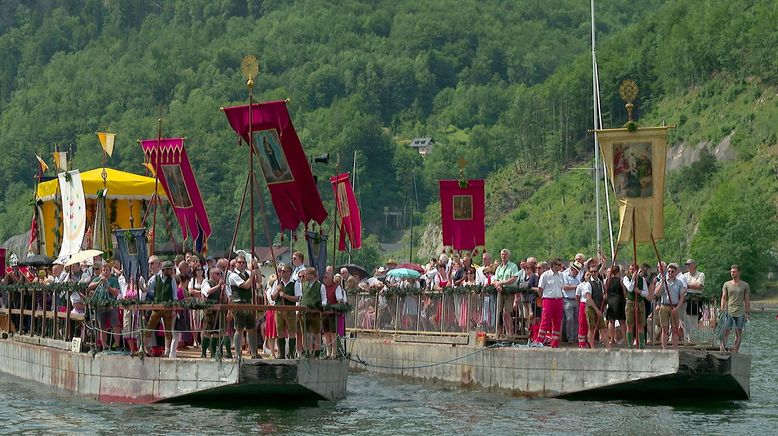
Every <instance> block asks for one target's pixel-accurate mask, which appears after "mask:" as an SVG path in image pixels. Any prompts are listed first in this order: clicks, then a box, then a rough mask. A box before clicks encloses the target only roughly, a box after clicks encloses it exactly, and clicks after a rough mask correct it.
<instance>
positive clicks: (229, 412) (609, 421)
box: [0, 313, 778, 435]
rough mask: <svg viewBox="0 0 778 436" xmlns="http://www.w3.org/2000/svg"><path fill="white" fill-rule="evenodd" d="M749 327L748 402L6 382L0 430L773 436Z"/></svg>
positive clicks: (765, 345) (771, 338)
mask: <svg viewBox="0 0 778 436" xmlns="http://www.w3.org/2000/svg"><path fill="white" fill-rule="evenodd" d="M747 329H750V332H751V335H750V339H747V340H744V346H743V348H744V350H741V351H743V352H746V353H748V352H750V353H751V355H752V359H753V361H752V371H751V397H752V398H751V400H750V401H726V402H715V403H710V402H703V401H702V399H700V401H684V402H676V403H674V402H672V401H671V399H668V402H666V403H665V404H641V403H636V402H620V401H618V402H617V401H614V402H607V401H566V400H556V399H524V398H512V397H508V396H505V395H500V394H491V393H486V392H482V391H473V390H461V389H454V388H450V389H440V388H433V387H431V386H428V385H421V384H414V383H410V382H408V381H406V380H403V381H400V380H397V379H393V378H385V377H379V376H373V375H368V374H364V373H359V374H352V375H351V376H350V377H349V384H348V397H347V398H346V399H345V400H342V401H338V402H320V403H319V405H318V407H314V406H304V407H300V406H295V405H292V404H278V405H277V407H276V406H274V407H268V406H267V405H263V406H252V405H251V404H246V406H245V407H241V408H236V407H229V408H219V407H215V406H210V407H203V406H188V405H172V404H160V405H125V404H102V403H98V402H94V401H91V400H85V399H80V398H78V397H75V396H72V395H68V394H64V393H61V392H59V391H52V390H50V389H47V388H45V387H42V386H38V385H33V386H30V385H29V384H24V385H23V384H21V383H20V381H18V380H8V378H7V377H5V378H2V379H0V416H1V417H2V419H0V432H2V433H8V432H27V433H47V434H48V433H52V432H53V433H84V432H87V433H109V432H110V433H124V434H136V433H154V434H195V433H225V432H229V433H236V432H237V433H249V432H262V433H266V432H270V433H285V434H288V433H297V434H333V433H338V434H352V433H373V434H413V433H425V434H452V433H455V432H456V433H463V434H474V433H487V434H533V433H556V434H560V433H563V434H564V433H567V434H582V433H583V434H591V433H598V434H616V433H618V434H679V433H689V434H702V433H706V434H711V433H713V434H728V435H732V434H738V435H739V434H775V433H776V432H778V430H776V428H777V427H778V386H776V376H778V344H776V341H775V340H776V334H775V332H776V330H777V329H778V320H776V319H775V317H774V315H772V314H767V313H758V314H756V315H755V316H754V317H753V319H752V321H751V322H750V325H749V326H748V327H747ZM749 345H750V347H749ZM774 426H776V427H774Z"/></svg>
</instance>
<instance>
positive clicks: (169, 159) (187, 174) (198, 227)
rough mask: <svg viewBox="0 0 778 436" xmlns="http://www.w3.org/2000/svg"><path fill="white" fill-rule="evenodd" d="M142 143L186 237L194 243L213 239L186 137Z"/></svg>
mask: <svg viewBox="0 0 778 436" xmlns="http://www.w3.org/2000/svg"><path fill="white" fill-rule="evenodd" d="M140 144H141V148H142V149H143V153H144V154H145V156H146V160H147V161H148V162H149V163H150V164H151V165H152V166H153V168H154V172H155V173H156V174H157V178H158V179H159V182H160V184H162V186H163V187H164V188H165V192H166V193H167V197H168V201H169V202H170V204H171V205H172V206H173V211H174V212H175V214H176V219H177V220H178V224H179V226H181V234H182V236H183V238H184V239H187V237H188V235H191V236H192V240H193V241H197V240H200V239H205V240H207V239H208V237H209V236H211V224H210V221H209V220H208V213H207V212H206V210H205V203H204V202H203V197H202V195H201V194H200V188H199V187H198V186H197V180H196V179H195V175H194V171H193V170H192V165H190V163H189V156H187V154H186V148H185V147H184V138H161V139H144V140H142V141H140Z"/></svg>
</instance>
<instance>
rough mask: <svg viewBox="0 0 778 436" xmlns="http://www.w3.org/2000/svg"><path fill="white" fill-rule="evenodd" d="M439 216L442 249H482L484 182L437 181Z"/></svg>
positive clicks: (483, 235)
mask: <svg viewBox="0 0 778 436" xmlns="http://www.w3.org/2000/svg"><path fill="white" fill-rule="evenodd" d="M440 214H441V221H442V225H443V245H444V246H447V247H453V248H454V250H473V249H475V248H476V247H482V246H484V245H485V244H486V224H485V223H484V181H483V180H467V181H464V182H460V181H459V180H441V181H440Z"/></svg>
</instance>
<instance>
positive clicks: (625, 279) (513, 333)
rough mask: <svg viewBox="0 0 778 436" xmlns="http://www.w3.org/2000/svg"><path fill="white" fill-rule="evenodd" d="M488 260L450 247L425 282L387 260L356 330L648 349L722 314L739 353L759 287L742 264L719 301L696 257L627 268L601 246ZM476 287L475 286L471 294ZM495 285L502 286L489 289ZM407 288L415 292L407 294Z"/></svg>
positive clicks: (361, 302) (369, 283) (710, 324)
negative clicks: (589, 253) (567, 256)
mask: <svg viewBox="0 0 778 436" xmlns="http://www.w3.org/2000/svg"><path fill="white" fill-rule="evenodd" d="M480 260H481V262H480V265H478V264H475V263H474V262H473V259H472V258H471V257H470V256H469V255H465V256H463V257H461V258H460V257H457V256H452V257H449V256H448V255H447V254H442V255H440V257H436V258H432V259H431V260H430V262H429V263H428V264H427V265H425V266H422V268H421V271H423V272H422V274H421V276H420V277H419V278H418V279H412V278H406V279H396V278H394V279H393V278H392V274H391V270H392V269H393V268H396V267H397V264H396V262H392V261H390V262H388V263H387V265H386V266H385V267H380V268H379V269H377V270H376V271H375V276H374V277H373V278H371V279H369V280H366V281H363V282H361V283H359V284H358V286H359V287H361V291H362V292H363V297H362V298H361V299H358V300H357V315H356V321H355V323H354V324H355V327H357V328H363V329H374V328H378V329H381V328H395V329H397V330H428V331H429V330H432V331H436V330H439V331H468V330H469V329H483V330H487V331H493V332H495V333H497V335H498V336H499V337H529V339H530V345H531V346H533V347H540V346H549V347H559V346H560V344H562V343H564V342H567V343H570V344H576V343H577V345H578V347H580V348H596V347H598V346H604V347H607V348H610V347H628V348H632V347H635V348H644V347H645V346H646V343H650V344H656V345H658V346H660V347H661V348H662V349H666V348H668V347H670V346H671V347H673V348H677V347H678V346H679V343H681V342H687V343H689V342H692V341H693V340H694V339H695V336H696V337H697V338H698V339H699V338H700V337H701V336H702V335H699V334H698V335H695V333H698V332H699V329H700V328H701V327H706V328H707V329H708V331H710V332H713V331H714V330H715V326H716V322H717V321H718V319H719V314H720V313H721V314H724V316H723V317H721V322H722V323H723V324H722V325H721V328H722V329H723V332H724V335H723V340H722V341H721V342H722V351H723V350H724V347H725V344H727V338H728V335H729V332H730V331H731V330H733V329H734V330H735V335H736V339H735V343H734V347H733V348H732V350H733V351H738V350H739V346H740V340H741V332H742V330H743V326H744V322H745V321H744V320H745V317H747V316H748V315H749V312H750V289H749V288H748V284H747V283H746V282H743V281H742V280H740V276H739V275H740V268H739V267H738V266H737V265H733V266H732V269H731V275H732V281H730V282H727V283H726V284H725V285H724V287H723V290H722V293H723V296H722V298H721V299H720V301H721V306H718V305H716V304H715V301H716V300H717V299H716V298H714V299H712V300H711V299H707V298H703V294H702V292H703V290H704V289H705V274H704V273H702V272H701V271H699V270H697V263H696V262H695V261H694V260H693V259H689V260H687V261H686V262H685V264H684V267H685V269H686V271H682V270H681V267H680V266H679V265H678V264H676V263H670V264H666V263H664V262H661V263H657V265H656V269H655V270H654V271H652V269H651V266H650V265H648V264H646V263H644V264H642V265H635V264H627V265H626V266H625V267H622V266H621V265H619V264H618V263H616V264H611V263H609V262H608V261H607V260H606V259H605V257H604V256H603V255H602V253H599V254H598V255H597V256H596V257H594V258H588V259H587V258H586V256H585V255H584V254H582V253H578V254H576V255H575V257H574V259H572V260H570V261H563V260H561V259H552V260H548V261H542V262H540V261H538V260H537V259H536V258H535V257H527V258H524V259H521V260H520V261H519V262H518V263H515V262H513V261H512V260H511V252H510V251H509V250H508V249H503V250H501V251H500V256H499V260H494V261H493V260H492V257H491V256H490V254H489V253H487V252H484V253H483V254H482V257H481V259H480ZM469 286H472V287H473V291H472V292H470V293H468V292H462V290H461V289H462V287H465V288H466V287H469ZM490 287H491V289H493V290H496V292H494V291H493V292H487V291H486V289H488V288H490ZM347 289H351V287H347ZM393 289H394V291H392V290H393ZM403 289H404V290H406V291H407V290H408V289H413V290H415V291H416V292H413V293H412V294H411V295H407V292H406V293H403V292H402V290H403ZM398 291H399V292H398ZM392 294H395V295H399V296H398V297H397V298H399V301H396V307H395V304H394V303H390V301H388V299H387V297H386V296H387V295H392ZM370 295H375V296H374V297H371V296H370ZM711 336H712V335H711Z"/></svg>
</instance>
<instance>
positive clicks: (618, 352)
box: [347, 336, 751, 401]
mask: <svg viewBox="0 0 778 436" xmlns="http://www.w3.org/2000/svg"><path fill="white" fill-rule="evenodd" d="M347 343H348V351H349V352H350V353H351V356H352V358H353V359H354V360H352V363H351V366H352V368H353V369H360V370H367V371H369V372H374V373H377V374H384V375H393V376H400V377H404V378H411V379H416V380H423V381H428V382H433V383H436V382H437V383H441V382H442V383H445V384H449V385H451V384H454V385H458V386H462V387H476V388H483V389H489V390H498V391H504V392H507V393H509V394H511V395H518V396H528V397H562V398H596V397H602V398H608V399H631V398H641V399H644V400H651V401H662V400H666V399H668V398H672V399H679V398H683V397H694V398H701V397H702V396H704V397H706V398H709V399H711V400H741V399H748V398H749V397H750V387H749V385H750V378H749V377H750V367H751V359H750V357H748V356H745V355H732V354H728V353H714V352H709V351H698V350H677V351H671V350H667V351H663V350H654V349H650V350H629V349H614V350H607V349H597V350H580V349H577V348H558V349H552V348H526V347H502V348H499V347H495V348H490V347H486V348H483V347H482V348H479V347H477V346H475V345H474V343H475V341H474V340H473V338H472V336H471V340H470V341H468V344H469V345H459V344H454V343H451V344H441V343H432V342H430V343H421V342H409V341H406V340H402V341H396V340H394V338H393V337H359V336H358V337H356V338H352V339H349V340H348V341H347ZM360 361H362V362H364V363H366V364H367V365H364V364H362V363H360ZM441 362H446V363H442V364H441Z"/></svg>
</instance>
